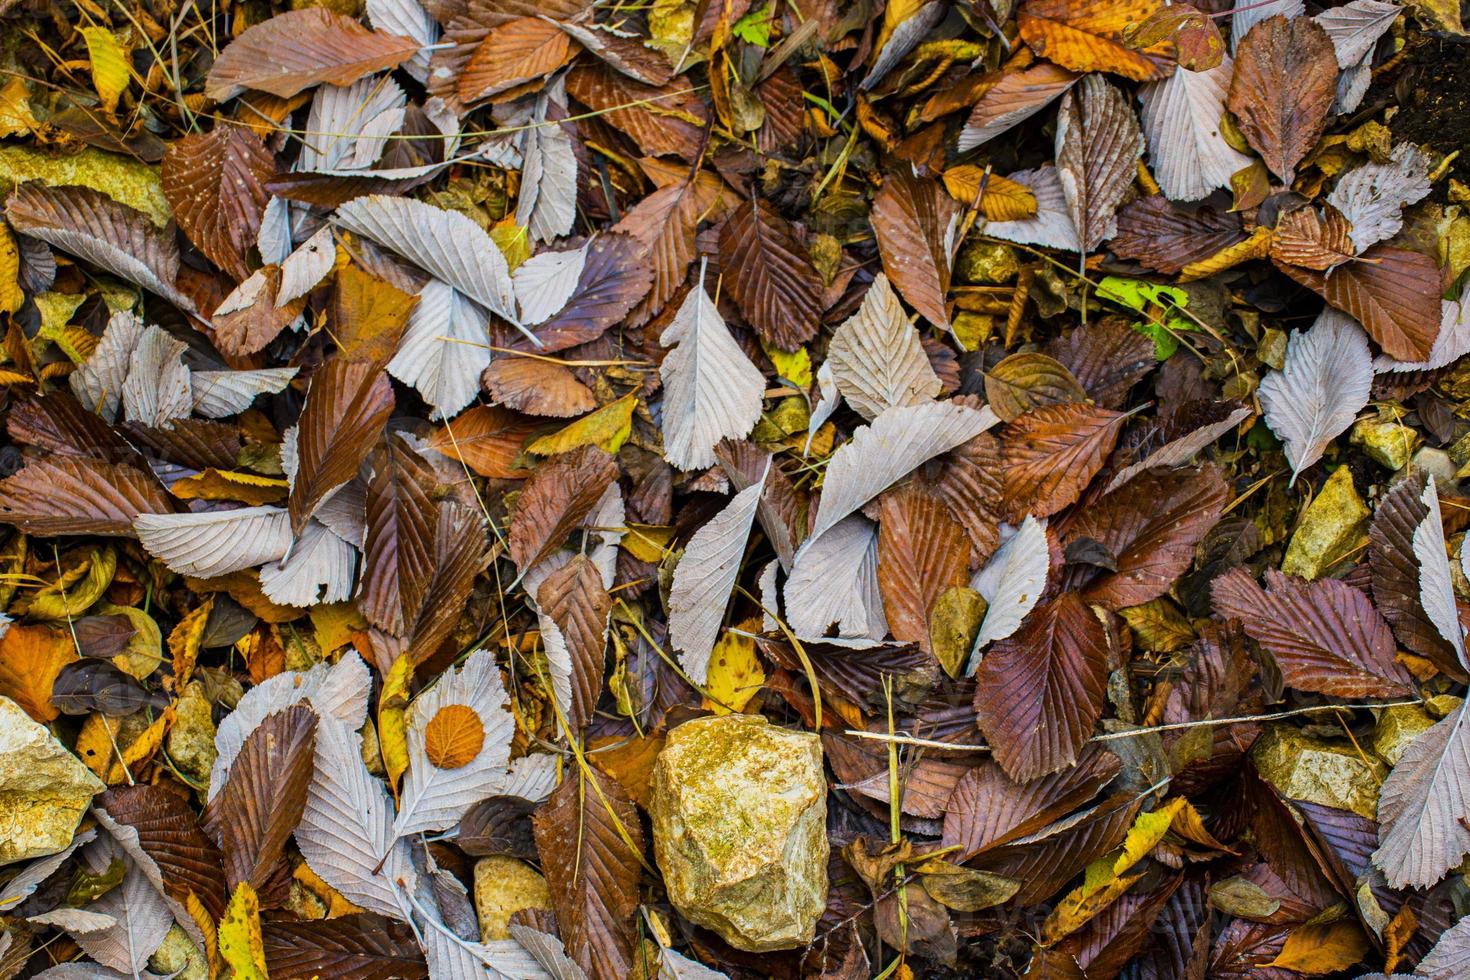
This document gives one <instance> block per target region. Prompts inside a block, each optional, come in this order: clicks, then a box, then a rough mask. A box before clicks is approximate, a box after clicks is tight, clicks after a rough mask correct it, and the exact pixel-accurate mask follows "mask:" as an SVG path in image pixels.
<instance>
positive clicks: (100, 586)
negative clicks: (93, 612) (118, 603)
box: [11, 548, 117, 623]
mask: <svg viewBox="0 0 1470 980" xmlns="http://www.w3.org/2000/svg"><path fill="white" fill-rule="evenodd" d="M78 557H79V556H78V555H77V553H76V552H72V553H71V554H69V555H66V556H63V558H62V562H63V563H64V571H63V572H62V574H61V575H60V577H59V578H58V579H57V580H56V581H55V582H52V583H50V584H49V585H47V586H45V587H44V588H42V589H40V590H39V591H37V592H35V593H33V594H32V595H30V596H29V597H28V598H27V599H25V600H23V601H21V602H17V603H16V604H15V606H14V608H12V609H11V612H13V613H24V615H25V617H26V618H27V619H30V620H39V621H43V622H53V623H54V622H62V621H65V620H71V619H76V618H77V617H78V616H81V615H83V614H85V613H86V611H87V610H88V609H90V608H92V606H93V605H94V604H95V603H96V602H97V600H98V599H101V598H102V593H104V592H106V591H107V587H108V586H109V585H111V584H112V576H113V575H114V574H115V573H116V572H117V552H116V551H114V550H113V549H111V548H98V549H94V550H93V551H92V552H91V553H90V554H89V555H88V556H87V557H86V558H82V559H80V560H78Z"/></svg>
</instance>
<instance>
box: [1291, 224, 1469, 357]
mask: <svg viewBox="0 0 1470 980" xmlns="http://www.w3.org/2000/svg"><path fill="white" fill-rule="evenodd" d="M1277 268H1279V269H1280V270H1281V271H1282V272H1284V273H1286V274H1287V275H1288V276H1291V278H1293V279H1295V280H1296V281H1297V282H1299V283H1301V284H1302V285H1303V286H1306V287H1307V288H1308V289H1310V290H1312V291H1313V292H1315V293H1317V294H1318V295H1319V296H1321V297H1322V298H1323V299H1325V300H1326V301H1327V302H1328V303H1330V304H1332V305H1333V306H1335V307H1337V308H1338V309H1339V310H1342V311H1343V312H1344V313H1347V314H1348V315H1350V316H1352V317H1353V318H1354V319H1355V320H1357V321H1358V322H1359V323H1361V324H1362V325H1363V329H1365V330H1367V331H1368V336H1370V337H1372V338H1373V339H1374V340H1376V341H1377V342H1378V346H1380V347H1382V348H1383V352H1384V353H1385V354H1387V355H1389V356H1390V357H1393V358H1397V359H1398V360H1400V361H1425V360H1428V358H1429V355H1430V351H1431V350H1433V348H1434V341H1435V339H1436V338H1437V337H1438V336H1439V330H1440V306H1439V293H1440V279H1439V267H1438V266H1437V265H1435V262H1434V259H1432V258H1430V257H1429V256H1428V255H1425V254H1424V253H1422V252H1413V251H1410V250H1408V249H1405V248H1394V247H1393V246H1391V245H1375V246H1373V247H1372V248H1370V249H1368V251H1366V252H1364V253H1363V255H1362V256H1361V261H1358V262H1348V263H1346V264H1344V265H1341V266H1338V267H1337V268H1335V269H1333V270H1332V273H1331V275H1326V274H1324V273H1321V272H1316V271H1314V270H1312V269H1303V268H1300V267H1298V266H1294V265H1282V264H1279V263H1278V265H1277Z"/></svg>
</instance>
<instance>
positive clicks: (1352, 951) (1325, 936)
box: [1266, 919, 1369, 976]
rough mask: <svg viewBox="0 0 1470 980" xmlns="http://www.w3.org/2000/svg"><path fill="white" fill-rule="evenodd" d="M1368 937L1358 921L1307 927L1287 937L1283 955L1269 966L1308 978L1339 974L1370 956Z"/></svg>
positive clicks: (1294, 931) (1339, 921) (1300, 928)
mask: <svg viewBox="0 0 1470 980" xmlns="http://www.w3.org/2000/svg"><path fill="white" fill-rule="evenodd" d="M1368 949H1369V946H1368V937H1367V936H1365V935H1364V934H1363V928H1362V926H1360V925H1358V921H1357V920H1356V919H1340V920H1338V921H1337V922H1329V923H1325V924H1323V925H1305V926H1298V927H1297V928H1295V929H1293V930H1292V931H1291V932H1290V934H1288V935H1287V937H1286V944H1285V945H1284V946H1282V947H1281V953H1280V955H1278V956H1277V957H1276V958H1275V959H1274V960H1272V961H1271V962H1270V963H1267V964H1266V966H1276V967H1280V968H1281V969H1283V970H1295V971H1296V972H1298V973H1305V974H1307V975H1308V976H1318V975H1321V974H1324V973H1336V972H1338V971H1339V970H1346V969H1347V968H1348V967H1350V966H1352V965H1353V964H1355V963H1357V962H1359V961H1360V960H1362V958H1363V957H1364V956H1367V955H1368Z"/></svg>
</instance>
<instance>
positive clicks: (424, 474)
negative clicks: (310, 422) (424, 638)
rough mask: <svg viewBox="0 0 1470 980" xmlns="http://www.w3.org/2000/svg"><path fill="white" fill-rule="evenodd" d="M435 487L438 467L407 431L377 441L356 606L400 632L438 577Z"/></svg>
mask: <svg viewBox="0 0 1470 980" xmlns="http://www.w3.org/2000/svg"><path fill="white" fill-rule="evenodd" d="M433 489H434V471H433V469H432V468H431V467H430V466H429V464H428V462H427V461H426V460H425V459H424V458H423V457H422V456H420V455H419V454H418V453H417V452H415V451H414V448H413V447H412V446H410V445H409V444H408V442H407V441H406V440H405V439H404V438H403V437H402V436H396V435H395V436H389V437H388V438H386V439H384V440H383V442H381V443H380V444H379V445H378V448H377V449H376V450H375V451H374V453H373V480H372V482H371V483H370V484H368V492H367V535H366V538H365V539H364V542H363V562H362V566H363V572H362V591H361V592H360V593H359V595H358V597H357V608H358V609H359V610H361V611H362V614H363V615H364V616H365V617H367V620H368V622H370V623H372V624H373V625H374V626H377V627H379V628H381V629H384V630H386V631H388V632H389V633H392V634H393V635H395V636H402V635H403V634H404V633H406V632H407V631H408V629H409V627H411V626H412V625H413V623H414V620H415V618H417V616H418V614H419V610H420V609H422V608H423V604H424V595H425V594H426V593H427V592H428V589H429V582H430V580H432V579H433V577H434V562H433V547H434V526H435V524H436V523H438V519H439V511H438V507H437V505H436V504H435V503H434V501H433V499H432V498H431V497H430V494H431V493H432V492H433Z"/></svg>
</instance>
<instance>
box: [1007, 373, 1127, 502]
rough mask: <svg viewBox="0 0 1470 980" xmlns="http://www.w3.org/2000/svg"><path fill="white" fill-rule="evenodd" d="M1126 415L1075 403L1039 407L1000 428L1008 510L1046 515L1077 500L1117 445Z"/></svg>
mask: <svg viewBox="0 0 1470 980" xmlns="http://www.w3.org/2000/svg"><path fill="white" fill-rule="evenodd" d="M1127 418H1128V416H1127V415H1124V414H1123V413H1121V412H1114V411H1111V410H1110V409H1106V408H1098V407H1097V406H1096V405H1088V404H1085V403H1080V402H1074V403H1072V404H1068V405H1048V406H1046V407H1044V408H1036V409H1032V410H1031V411H1029V412H1027V413H1026V414H1024V415H1022V416H1020V417H1018V418H1017V419H1016V420H1015V421H1014V422H1009V423H1007V424H1006V427H1005V428H1004V429H1002V430H1001V432H1000V440H1001V447H1002V448H1001V459H1002V460H1003V463H1004V467H1005V468H1004V470H1003V471H1002V473H1003V477H1002V478H1003V480H1004V481H1005V501H1006V503H1005V506H1006V512H1007V515H1008V516H1009V518H1010V519H1011V520H1012V521H1019V520H1020V519H1021V518H1022V517H1024V516H1025V515H1026V514H1032V515H1034V516H1036V517H1047V516H1049V515H1051V514H1055V513H1056V512H1057V511H1059V510H1061V509H1062V508H1063V507H1067V506H1069V505H1070V504H1072V503H1075V502H1076V500H1077V498H1078V497H1080V496H1081V495H1082V491H1083V489H1084V488H1086V486H1087V484H1088V483H1090V482H1092V478H1093V477H1094V476H1096V475H1097V472H1098V470H1100V469H1102V466H1103V463H1104V462H1105V461H1106V460H1107V458H1108V454H1109V453H1111V452H1112V451H1113V447H1114V446H1116V445H1117V444H1118V434H1119V433H1120V432H1122V431H1123V421H1124V420H1125V419H1127Z"/></svg>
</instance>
